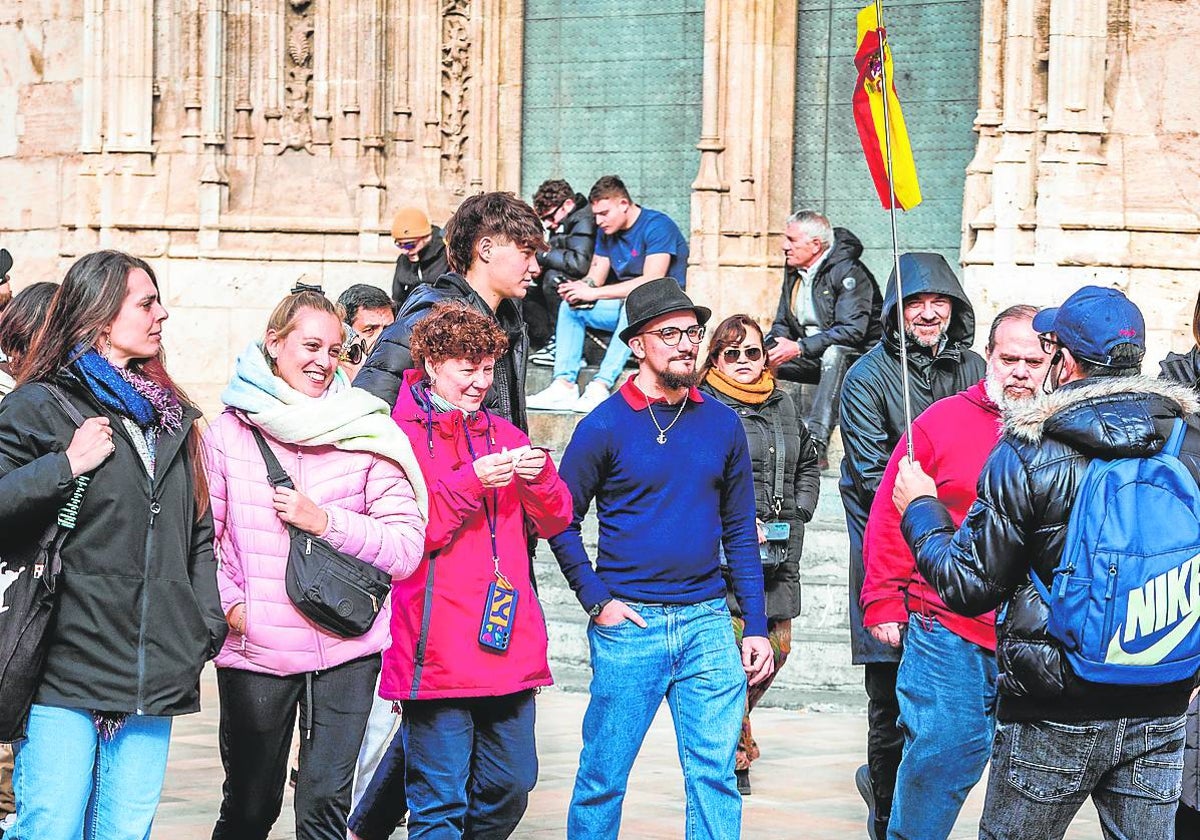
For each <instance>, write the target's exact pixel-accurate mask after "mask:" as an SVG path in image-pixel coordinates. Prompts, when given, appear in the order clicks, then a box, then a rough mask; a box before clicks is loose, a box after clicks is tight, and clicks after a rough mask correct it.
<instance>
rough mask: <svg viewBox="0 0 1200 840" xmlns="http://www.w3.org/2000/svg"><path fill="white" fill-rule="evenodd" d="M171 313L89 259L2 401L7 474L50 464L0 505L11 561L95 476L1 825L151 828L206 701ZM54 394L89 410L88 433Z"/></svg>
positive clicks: (197, 566)
mask: <svg viewBox="0 0 1200 840" xmlns="http://www.w3.org/2000/svg"><path fill="white" fill-rule="evenodd" d="M166 317H167V313H166V310H165V309H163V307H162V304H161V303H160V301H159V297H158V286H157V281H156V280H155V278H154V273H153V271H152V270H151V268H150V266H149V265H147V264H146V263H145V262H143V261H142V260H139V259H136V258H134V257H130V256H128V255H126V254H122V253H119V252H116V251H100V252H97V253H94V254H89V255H87V256H85V257H83V258H82V259H80V260H79V261H78V262H76V263H75V265H73V266H72V267H71V269H70V270H69V271H68V272H67V276H66V279H65V280H64V281H63V285H62V288H61V289H60V290H59V292H58V293H57V294H56V295H55V297H54V300H53V302H52V303H51V306H50V310H49V312H48V313H47V316H46V323H45V326H44V327H43V328H42V330H41V331H40V332H39V333H38V334H37V336H36V337H35V339H34V342H33V346H32V347H31V348H30V349H29V352H28V354H27V356H26V357H25V358H24V359H23V360H22V364H21V367H20V382H19V386H18V388H17V390H15V391H14V392H13V393H12V394H11V395H9V396H8V397H7V398H5V400H4V402H3V403H2V404H0V477H3V476H5V475H8V474H10V473H12V472H13V471H15V470H18V469H20V468H22V467H24V466H26V465H29V464H32V463H40V464H43V465H45V466H46V468H45V469H43V470H41V472H40V474H39V475H38V477H37V480H36V481H30V482H28V484H27V486H26V487H25V488H24V491H25V492H24V499H23V500H22V506H21V509H20V510H19V511H16V510H9V509H7V507H6V508H5V509H4V510H3V514H4V515H3V516H0V524H2V526H3V528H4V534H5V549H6V551H9V552H11V553H12V556H25V555H28V556H32V554H33V552H32V549H31V548H30V543H31V542H32V541H35V540H37V539H38V537H39V536H40V535H41V534H42V532H43V531H44V529H45V528H46V526H47V524H49V522H50V521H51V519H52V518H53V517H54V516H55V515H56V512H57V511H58V509H59V507H60V506H62V505H63V504H64V503H65V502H66V501H67V500H68V499H70V498H71V496H72V492H73V490H74V486H75V480H76V479H77V478H79V477H80V476H82V475H84V474H88V475H90V476H91V480H90V483H89V484H88V485H87V488H86V492H85V493H84V495H83V500H82V505H81V507H80V509H79V511H78V516H77V519H76V524H75V526H74V528H73V529H72V530H71V531H70V533H69V534H68V536H67V538H66V540H65V543H64V544H63V548H62V561H63V572H62V575H61V576H60V578H59V581H58V589H57V613H56V616H55V621H54V623H53V624H52V625H51V627H50V629H49V630H48V631H47V632H48V633H49V649H48V653H47V658H46V665H45V668H44V670H43V672H42V674H41V676H40V680H39V684H38V688H37V692H36V694H35V696H34V700H33V707H32V709H31V710H30V714H29V720H28V733H27V738H26V740H24V741H21V742H19V744H18V745H17V748H16V749H17V753H16V767H15V788H16V792H17V820H16V824H15V826H14V827H13V828H12V829H10V831H9V832H8V834H7V836H9V837H14V838H20V840H29V838H37V840H60V838H61V840H78V838H79V837H80V836H82V835H84V834H85V832H86V833H87V836H98V837H105V838H122V840H125V838H128V840H140V839H141V838H143V837H146V836H147V835H148V834H149V830H150V825H151V822H152V820H153V817H154V812H155V809H156V808H157V805H158V799H159V795H160V793H161V790H162V782H163V776H164V774H165V772H166V760H167V746H168V742H169V739H170V733H171V718H172V717H173V716H174V715H180V714H187V713H189V712H195V711H197V710H198V709H199V704H200V690H199V688H200V686H199V676H200V669H201V668H202V667H203V665H204V663H205V661H206V660H208V659H209V658H210V657H212V656H213V654H214V653H215V652H216V650H217V649H218V648H219V647H220V644H221V642H222V641H223V640H224V637H225V628H226V623H225V617H224V615H223V614H222V612H221V607H220V599H219V597H218V594H217V583H216V563H215V561H214V558H213V549H212V519H211V516H210V514H209V512H208V490H207V486H206V484H205V481H204V476H203V471H202V470H203V466H202V462H201V459H200V457H199V441H198V432H197V430H196V429H194V428H193V424H194V423H195V421H196V419H197V418H198V417H199V412H198V411H197V410H196V409H195V408H194V407H193V406H192V405H191V403H190V402H188V400H187V398H186V397H185V396H184V395H183V394H182V392H181V391H180V390H179V389H178V388H176V387H175V385H174V384H173V383H172V381H171V379H170V377H169V376H168V375H167V373H166V370H165V369H164V368H163V364H162V352H161V346H160V342H161V335H162V325H163V321H165V320H166ZM43 385H49V386H51V387H52V388H57V389H58V391H59V395H58V396H56V395H55V394H53V393H51V391H50V390H48V389H47V388H46V387H43ZM59 396H61V397H62V399H65V400H66V401H67V402H69V403H70V404H71V405H72V406H73V407H74V408H75V409H76V410H77V411H78V412H79V413H80V414H82V415H83V416H84V417H87V418H90V419H88V420H87V421H86V422H85V423H84V426H83V428H82V430H81V431H82V438H83V440H82V441H81V440H80V437H81V435H80V434H77V431H76V427H75V424H74V423H73V422H72V421H71V420H70V419H69V417H68V415H67V412H66V411H65V409H64V407H63V405H61V404H60V402H59ZM48 455H49V456H50V458H48V459H47V458H46V457H44V456H48ZM39 459H40V460H39Z"/></svg>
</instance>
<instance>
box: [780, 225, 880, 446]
mask: <svg viewBox="0 0 1200 840" xmlns="http://www.w3.org/2000/svg"><path fill="white" fill-rule="evenodd" d="M862 252H863V247H862V243H861V242H859V241H858V237H857V236H855V235H854V234H853V233H851V232H850V231H848V230H846V229H845V228H834V227H832V226H831V225H830V224H829V220H828V219H826V218H825V217H824V216H822V215H821V214H820V213H818V212H817V211H815V210H797V211H796V212H795V213H793V214H792V215H791V216H790V217H788V220H787V224H785V225H784V226H783V255H784V260H785V263H786V265H785V268H784V275H783V291H782V293H781V294H780V296H779V308H778V310H777V312H776V313H775V323H774V324H772V325H771V330H770V332H769V333H768V334H767V335H768V338H773V339H775V343H774V345H773V346H770V348H769V349H770V353H769V355H768V362H769V364H770V365H771V369H772V370H773V371H774V372H775V375H776V376H777V377H779V378H780V379H787V380H790V381H792V382H806V383H810V384H812V383H816V384H817V391H816V393H815V394H814V395H813V400H812V407H811V408H810V409H809V411H808V415H807V416H806V417H805V418H804V423H805V425H806V426H807V427H808V431H809V433H810V434H812V436H813V439H814V440H815V441H816V444H817V457H818V460H819V461H821V462H822V469H823V468H824V466H825V464H824V461H825V450H826V448H827V447H828V446H829V437H830V435H832V434H833V429H834V424H835V423H836V422H837V416H838V394H839V392H840V391H841V389H842V379H843V378H844V377H845V376H846V371H847V370H849V369H850V365H852V364H853V363H854V361H855V360H856V359H857V358H858V357H859V356H861V355H862V354H863V353H865V352H867V351H868V350H870V349H871V348H872V347H873V346H875V343H876V342H877V341H879V336H880V322H879V313H880V310H881V308H882V304H883V298H882V297H881V296H880V294H879V287H878V286H877V285H876V284H875V278H874V277H873V276H872V275H871V272H870V271H869V270H868V269H867V267H866V266H865V265H863V263H862V260H860V259H859V257H861V256H862Z"/></svg>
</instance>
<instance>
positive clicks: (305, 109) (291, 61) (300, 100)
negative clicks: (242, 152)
mask: <svg viewBox="0 0 1200 840" xmlns="http://www.w3.org/2000/svg"><path fill="white" fill-rule="evenodd" d="M285 27H286V28H285V31H286V32H287V39H286V42H285V45H284V60H283V64H284V81H283V121H282V127H281V129H280V135H281V140H282V142H281V143H280V145H279V149H278V151H277V154H283V153H284V152H285V151H287V150H288V149H295V150H297V151H300V150H303V151H306V152H308V153H309V154H310V155H311V154H312V153H313V138H312V78H313V69H312V67H313V46H312V42H313V28H314V25H313V14H312V0H288V9H287V22H286V24H285Z"/></svg>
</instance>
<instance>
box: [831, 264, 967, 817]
mask: <svg viewBox="0 0 1200 840" xmlns="http://www.w3.org/2000/svg"><path fill="white" fill-rule="evenodd" d="M900 272H901V277H902V279H903V281H904V282H903V285H904V301H903V303H901V302H900V301H899V300H898V298H897V292H896V276H895V272H893V273H892V276H891V277H889V278H888V285H887V294H886V295H885V297H884V300H883V320H882V332H883V340H882V341H880V342H879V343H878V344H876V345H875V346H874V347H873V348H871V349H870V350H869V351H868V352H867V353H866V354H865V355H864V356H863V357H862V358H860V359H859V360H858V361H857V362H855V363H854V365H853V366H852V367H851V368H850V370H849V372H848V373H847V374H846V379H845V382H844V383H843V386H842V397H841V404H842V405H841V423H842V444H843V446H844V447H845V451H846V455H845V457H844V458H843V459H842V479H841V482H840V484H839V487H840V490H841V494H842V505H843V507H844V508H845V509H846V530H847V531H848V532H849V537H850V593H849V594H850V642H851V654H852V657H853V661H854V664H856V665H864V666H865V668H864V674H863V679H864V683H865V686H866V690H867V698H868V705H867V717H868V734H867V766H866V767H863V768H859V772H858V775H857V776H856V781H857V782H858V785H859V790H860V792H861V793H863V796H864V797H865V798H867V801H868V805H871V804H872V801H873V803H874V813H873V825H872V826H871V829H872V837H878V838H880V840H882V838H884V837H886V835H887V823H888V819H889V817H890V816H891V808H892V793H893V791H894V789H895V785H896V769H897V767H899V765H900V752H901V749H902V747H903V745H904V739H903V736H902V735H901V733H900V729H899V727H898V726H897V724H896V720H897V717H898V716H899V714H900V710H899V706H898V704H897V702H896V672H897V669H898V667H899V663H900V649H899V648H893V647H891V646H890V645H886V644H884V643H882V642H879V641H877V640H876V639H874V638H873V637H872V636H871V634H870V633H869V632H868V631H867V629H866V628H865V627H864V626H863V621H862V607H861V606H860V604H859V598H860V596H861V593H862V585H863V578H864V576H865V572H864V568H863V553H862V547H863V534H864V533H865V532H866V528H867V514H868V513H869V512H870V510H871V502H872V501H873V500H874V498H875V491H876V490H878V489H879V483H880V481H881V480H882V479H883V472H884V470H885V469H886V468H887V463H888V459H889V458H890V457H891V454H892V449H893V448H894V447H895V446H896V442H897V441H898V440H900V436H901V435H902V434H904V432H905V425H904V391H903V388H904V384H903V376H902V373H901V369H900V342H901V341H905V342H907V348H908V362H909V376H908V384H909V394H910V397H911V401H912V404H911V415H910V416H912V417H916V416H917V415H919V414H920V413H921V412H922V411H924V410H925V409H927V408H929V406H931V405H932V404H933V403H934V401H936V400H940V399H942V398H943V397H948V396H950V395H951V394H957V393H958V392H959V391H962V390H964V389H966V388H968V387H970V386H971V385H974V384H975V383H976V382H978V381H979V380H980V379H982V378H983V375H984V373H985V372H986V367H987V365H986V364H985V363H984V360H983V359H982V358H981V357H980V356H979V355H978V354H977V353H975V352H974V351H972V350H971V349H970V347H971V342H972V340H973V339H974V337H975V310H974V309H973V308H972V307H971V302H970V301H969V300H968V299H967V295H966V293H965V292H964V291H963V288H962V285H961V284H960V283H959V282H958V278H957V277H956V276H955V275H954V271H953V270H952V269H951V268H950V266H949V264H948V263H947V262H946V260H945V258H944V257H942V256H941V255H940V254H903V255H902V256H901V257H900ZM868 768H869V770H868Z"/></svg>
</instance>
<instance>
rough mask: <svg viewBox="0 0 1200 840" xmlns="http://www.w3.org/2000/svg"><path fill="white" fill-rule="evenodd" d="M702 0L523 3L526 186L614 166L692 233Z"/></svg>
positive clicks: (636, 191) (590, 176)
mask: <svg viewBox="0 0 1200 840" xmlns="http://www.w3.org/2000/svg"><path fill="white" fill-rule="evenodd" d="M703 55H704V2H703V0H657V1H656V2H653V3H651V2H644V0H526V3H525V69H524V75H525V90H524V97H523V104H522V139H521V193H522V195H523V196H524V197H525V199H526V200H528V199H530V198H532V196H533V193H534V191H535V190H536V189H537V187H538V184H540V183H541V182H542V181H544V180H546V179H547V178H566V179H567V180H568V181H570V182H571V186H572V187H574V188H575V190H576V191H577V192H581V193H583V194H584V195H587V192H588V190H589V189H590V188H591V186H592V184H593V183H594V182H595V180H596V179H597V178H598V177H600V176H601V175H619V176H620V177H621V178H622V179H623V180H624V181H625V185H626V186H627V187H628V188H629V192H630V194H631V195H632V196H633V199H634V201H636V202H638V203H639V204H643V205H645V206H647V207H652V208H654V209H656V210H662V211H663V212H665V213H667V214H668V215H670V216H671V218H672V219H674V220H675V222H676V223H677V224H678V225H679V227H680V229H681V230H682V231H683V233H684V235H685V236H687V235H688V227H689V208H690V202H691V184H692V181H693V180H695V177H696V170H697V166H698V165H699V152H698V151H697V150H696V142H697V141H698V140H699V138H700V100H701V75H702V72H703Z"/></svg>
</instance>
